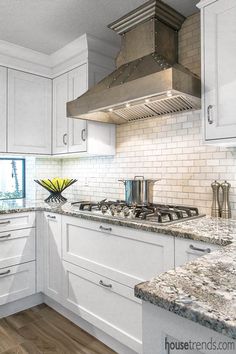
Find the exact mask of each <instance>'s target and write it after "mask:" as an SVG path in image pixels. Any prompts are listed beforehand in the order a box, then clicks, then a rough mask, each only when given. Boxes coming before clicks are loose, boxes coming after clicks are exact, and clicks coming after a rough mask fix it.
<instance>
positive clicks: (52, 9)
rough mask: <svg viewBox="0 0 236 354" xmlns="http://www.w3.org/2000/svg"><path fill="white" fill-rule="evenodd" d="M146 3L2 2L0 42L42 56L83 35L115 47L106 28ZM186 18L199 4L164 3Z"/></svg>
mask: <svg viewBox="0 0 236 354" xmlns="http://www.w3.org/2000/svg"><path fill="white" fill-rule="evenodd" d="M145 2H146V0H1V1H0V14H1V21H0V40H4V41H8V42H11V43H14V44H18V45H21V46H24V47H26V48H30V49H33V50H36V51H39V52H42V53H45V54H51V53H53V52H55V51H56V50H58V49H60V48H62V47H64V46H65V45H66V44H67V43H69V42H71V41H73V40H74V39H76V38H77V37H79V36H81V35H82V34H84V33H89V34H91V35H93V36H96V37H99V38H102V39H105V40H107V41H109V42H112V43H114V44H115V45H117V44H118V43H119V38H118V36H117V35H116V34H115V33H113V32H112V31H111V30H109V29H108V28H107V27H106V25H107V24H109V23H110V22H113V21H114V20H116V19H118V18H119V17H120V16H123V15H124V14H126V13H127V12H129V11H131V10H133V9H135V8H136V7H138V6H139V5H141V4H143V3H145ZM164 2H166V3H168V4H169V5H171V6H172V7H174V8H175V9H177V10H178V11H179V12H181V13H182V14H184V15H185V16H189V15H191V14H193V13H194V12H196V11H197V10H196V4H197V3H198V2H199V1H198V0H164Z"/></svg>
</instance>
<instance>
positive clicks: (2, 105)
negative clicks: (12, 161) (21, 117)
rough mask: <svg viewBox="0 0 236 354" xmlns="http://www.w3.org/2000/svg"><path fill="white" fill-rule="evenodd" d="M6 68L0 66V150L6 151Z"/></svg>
mask: <svg viewBox="0 0 236 354" xmlns="http://www.w3.org/2000/svg"><path fill="white" fill-rule="evenodd" d="M6 115H7V69H6V68H4V67H3V66H0V152H6V134H7V133H6V132H7V127H6V124H7V116H6Z"/></svg>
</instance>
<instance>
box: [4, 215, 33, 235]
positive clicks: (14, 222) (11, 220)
mask: <svg viewBox="0 0 236 354" xmlns="http://www.w3.org/2000/svg"><path fill="white" fill-rule="evenodd" d="M30 227H35V213H34V212H30V213H16V214H3V215H0V232H2V231H11V230H19V229H26V228H30Z"/></svg>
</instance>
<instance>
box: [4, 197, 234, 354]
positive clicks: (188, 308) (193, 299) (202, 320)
mask: <svg viewBox="0 0 236 354" xmlns="http://www.w3.org/2000/svg"><path fill="white" fill-rule="evenodd" d="M26 212H29V213H30V212H37V214H38V215H40V214H44V215H45V216H46V217H47V218H50V220H52V223H53V224H54V221H56V219H57V215H58V216H59V217H62V218H65V220H66V222H64V223H65V226H64V235H63V231H62V238H64V239H65V238H68V237H69V239H70V241H71V242H74V245H75V242H77V241H76V240H77V239H78V241H79V234H78V232H79V230H82V229H83V228H84V227H86V229H87V228H90V227H91V229H94V230H95V228H96V229H100V227H101V226H99V225H100V224H101V223H102V225H103V229H104V227H105V230H106V231H105V234H107V235H108V236H109V238H107V239H106V240H107V241H106V242H108V240H110V241H109V242H111V240H113V239H114V240H115V239H117V237H116V238H115V237H113V236H115V235H118V236H119V235H122V233H121V232H122V230H125V235H123V236H119V240H120V241H119V245H121V243H120V242H121V240H124V241H122V242H130V240H131V239H133V241H132V245H133V246H135V247H137V246H138V247H139V248H138V251H136V250H135V252H138V253H137V255H134V257H136V258H135V259H136V261H137V270H135V269H134V268H132V272H133V274H132V272H131V268H129V267H130V265H131V263H132V262H131V261H130V264H129V263H127V265H126V266H127V267H128V268H127V272H126V271H124V269H119V271H118V272H117V273H116V274H115V275H114V279H117V281H118V283H119V282H120V283H123V284H124V285H125V288H124V289H130V288H132V287H133V286H134V285H135V284H137V283H138V279H140V278H143V279H148V278H146V277H145V274H149V273H152V274H154V275H155V274H159V275H158V276H157V277H154V278H152V280H150V281H148V282H142V283H140V284H139V285H136V286H135V295H136V299H137V301H140V300H138V299H141V300H142V308H143V326H142V329H143V349H141V346H140V345H141V344H142V342H141V341H140V339H137V340H135V344H133V343H131V344H129V342H127V343H128V344H127V345H128V346H130V348H133V350H134V352H140V353H141V352H143V353H144V354H152V353H163V354H165V353H168V351H166V350H165V348H164V347H163V343H164V342H163V339H164V340H165V338H168V340H170V341H171V339H173V338H174V339H178V340H185V341H186V340H187V339H189V340H191V339H192V340H193V339H194V338H195V339H198V340H200V339H201V340H203V339H204V340H205V341H207V340H208V339H209V338H210V337H214V338H218V337H219V336H220V338H221V341H223V340H224V341H227V340H228V341H231V340H232V342H234V340H235V339H236V256H235V254H236V253H235V250H236V245H235V243H236V223H235V221H232V220H222V219H216V218H210V217H202V218H197V219H194V220H191V221H185V222H180V223H174V224H171V225H169V226H167V225H157V224H155V223H152V222H150V221H145V220H135V221H134V220H129V219H119V218H114V217H113V218H111V217H109V216H106V215H96V213H92V212H88V211H79V210H78V209H75V208H74V207H72V206H71V205H70V204H69V203H67V204H65V205H64V206H62V207H60V208H56V209H55V208H53V209H52V208H51V207H49V206H48V205H47V204H45V203H34V202H24V203H19V202H12V203H8V202H7V203H6V202H5V203H1V205H0V217H9V218H10V217H11V215H13V214H14V215H17V214H18V213H26ZM54 215H55V216H56V218H54ZM74 220H78V222H77V221H74ZM77 224H78V225H77ZM66 225H67V226H66ZM70 225H71V226H70ZM84 225H85V226H84ZM90 225H92V226H90ZM97 225H98V226H97ZM106 225H107V226H109V225H110V226H111V225H114V226H112V231H111V228H110V227H108V228H107V226H106ZM38 226H39V223H37V228H38ZM53 227H54V226H53ZM70 227H71V232H72V231H73V230H75V227H76V228H77V227H80V228H78V229H76V230H78V231H76V234H77V235H78V236H77V238H76V239H75V235H76V234H74V236H73V234H72V233H71V234H70V233H69V234H67V233H66V232H67V231H66V230H67V229H68V228H70ZM81 227H82V229H81ZM59 229H60V221H58V230H59ZM103 229H100V231H99V233H97V231H96V234H95V233H93V243H94V240H95V241H96V240H97V238H99V237H100V235H101V237H105V236H102V235H103V234H104V232H103ZM84 230H85V229H84ZM59 232H60V231H58V234H59ZM68 232H69V231H68ZM131 233H132V234H131ZM135 233H137V235H136V234H135ZM105 234H104V235H105ZM123 234H124V232H123ZM149 234H150V240H148V238H149ZM40 235H42V236H43V234H42V233H40V234H39V240H38V242H39V241H40V237H41V236H40ZM91 235H92V234H91V233H88V234H87V236H86V239H87V242H89V238H90V236H91ZM136 237H137V241H138V244H137V242H136V241H135V240H136ZM139 237H140V239H139ZM125 239H126V241H125ZM145 240H147V242H149V246H148V247H149V248H148V249H146V250H145V251H143V252H146V253H147V252H150V251H151V252H152V254H150V257H147V255H146V253H145V257H144V258H145V259H143V260H142V259H141V258H140V257H141V254H142V249H143V248H142V247H146V246H147V245H146V243H145ZM80 241H81V242H83V236H82V234H81V237H80ZM63 242H64V241H63ZM96 242H97V241H96ZM172 242H173V245H172ZM155 243H156V246H158V247H156V248H154V246H155ZM91 244H92V243H91ZM126 245H127V246H128V247H129V243H126ZM132 245H131V246H132ZM142 245H143V246H142ZM171 245H172V246H171ZM75 246H76V245H75ZM131 246H130V247H131ZM133 246H132V247H133ZM81 247H83V244H81V246H80V250H81ZM86 247H87V246H86ZM125 247H126V246H125ZM163 247H164V248H165V247H167V248H169V247H170V249H169V250H168V251H167V253H166V254H165V257H166V259H167V260H168V261H169V262H167V263H165V266H163V265H161V266H160V267H159V263H155V262H157V260H156V259H155V258H157V256H158V257H162V256H163V254H162V253H161V250H162V249H163ZM184 247H186V250H185V248H184ZM64 248H65V253H64V256H62V259H60V257H58V259H57V265H60V264H61V263H62V260H63V262H64V266H67V264H68V266H67V268H68V269H67V270H68V271H69V272H72V273H74V272H75V271H76V269H74V268H73V269H72V266H70V265H69V264H70V263H72V264H77V263H76V262H77V261H78V259H79V258H78V256H76V257H75V254H72V253H71V254H69V251H67V249H66V246H65V247H64ZM173 248H175V254H174V256H173V251H172V249H173ZM77 252H78V251H77ZM79 252H80V251H79ZM156 252H157V253H156ZM158 252H159V253H158ZM74 253H75V251H74ZM184 253H185V254H186V258H184ZM155 254H156V256H155ZM180 255H182V256H181V257H182V258H181V257H180ZM193 255H194V256H195V255H197V259H196V260H194V261H192V262H187V261H188V260H191V259H193V258H196V257H193ZM200 255H201V256H202V255H204V256H203V257H200V258H199V256H200ZM63 257H64V258H63ZM96 257H97V256H96ZM104 257H105V256H104ZM173 257H174V258H175V261H172V258H173ZM112 261H113V260H112ZM67 262H69V263H67ZM80 262H81V260H80ZM143 262H144V263H143ZM151 262H152V264H153V267H154V268H152V269H151V271H150V267H149V264H148V263H151ZM159 262H160V261H159ZM186 262H187V263H186ZM88 263H89V264H88ZM92 263H93V262H92ZM92 263H91V262H87V264H86V267H85V268H87V266H88V268H89V267H90V266H91V264H92ZM104 264H105V263H104ZM142 264H143V268H145V269H146V268H147V270H148V271H149V273H148V272H147V273H143V272H142ZM78 265H79V266H84V265H81V263H78ZM179 265H180V266H179ZM132 266H133V265H132ZM119 267H120V264H119ZM119 267H118V263H117V268H119ZM148 267H149V268H148ZM156 267H157V268H156ZM158 267H159V268H160V269H158ZM174 267H175V269H174ZM89 269H90V271H91V270H92V271H93V270H94V268H93V267H92V268H89ZM104 269H105V268H104V267H103V268H102V267H101V270H100V269H99V266H98V265H97V266H96V269H95V272H96V273H98V274H104V275H105V276H107V278H106V277H104V279H105V280H108V279H111V278H112V277H113V273H109V274H108V270H106V272H105V273H103V272H104ZM106 269H111V268H106ZM47 270H48V269H47ZM109 271H110V270H109ZM139 271H140V274H139ZM38 273H39V272H38ZM72 273H71V274H72ZM128 273H129V276H127V274H128ZM136 273H137V274H138V276H137V274H136ZM125 274H126V275H125ZM141 274H142V275H141ZM121 275H122V277H121ZM124 275H125V276H124ZM117 276H118V278H116V277H117ZM135 279H136V283H135ZM98 280H99V279H98ZM118 283H114V284H113V286H114V288H115V286H117V284H118ZM39 290H40V287H39ZM41 291H43V292H46V294H47V290H45V289H43V288H42V290H41ZM122 291H123V290H122ZM125 291H126V290H125ZM53 294H54V293H53ZM54 295H55V294H54ZM54 295H53V296H54ZM127 296H128V295H127ZM129 296H130V295H129ZM55 298H56V300H58V299H60V294H59V292H58V298H57V297H55ZM67 302H68V301H67ZM140 304H141V303H140ZM63 305H64V303H63ZM67 305H68V303H67ZM69 305H70V306H71V303H70V304H69ZM138 305H139V304H138ZM138 305H137V306H138ZM139 306H140V305H139ZM72 310H75V311H76V309H75V306H74V307H73V308H72ZM160 318H161V321H160V320H159V319H160ZM186 321H187V322H186ZM186 323H187V324H186ZM165 324H166V327H165ZM195 326H197V329H196V328H195ZM167 329H168V330H169V332H168V331H167ZM181 330H182V331H183V333H184V336H182V335H181V333H180V332H181ZM208 331H210V332H208ZM135 333H136V332H135ZM137 333H140V332H139V331H138V332H137ZM197 333H198V334H199V333H200V334H199V335H200V337H199V336H198V337H196V334H197ZM186 335H187V337H186ZM128 337H129V336H128ZM117 338H118V340H119V336H118V337H117ZM137 338H140V337H139V335H138V334H137ZM131 339H132V338H131V337H129V340H130V341H131ZM121 341H122V340H121ZM125 341H126V340H125ZM158 346H159V347H158ZM135 348H136V349H135ZM157 348H159V349H158V350H157ZM172 352H173V353H174V351H170V353H172ZM178 352H179V351H178ZM198 352H200V353H205V352H206V351H203V350H201V351H195V352H192V351H189V352H187V351H183V353H198ZM225 352H226V351H224V353H225ZM228 352H229V353H233V352H234V351H228ZM120 353H122V354H123V353H125V354H126V353H128V351H126V352H125V351H120ZM215 353H220V351H218V352H217V351H215ZM222 353H223V352H222Z"/></svg>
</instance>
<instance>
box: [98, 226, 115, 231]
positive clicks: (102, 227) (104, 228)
mask: <svg viewBox="0 0 236 354" xmlns="http://www.w3.org/2000/svg"><path fill="white" fill-rule="evenodd" d="M99 229H100V230H103V231H112V228H111V227H104V226H102V225H101V226H100V227H99Z"/></svg>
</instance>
